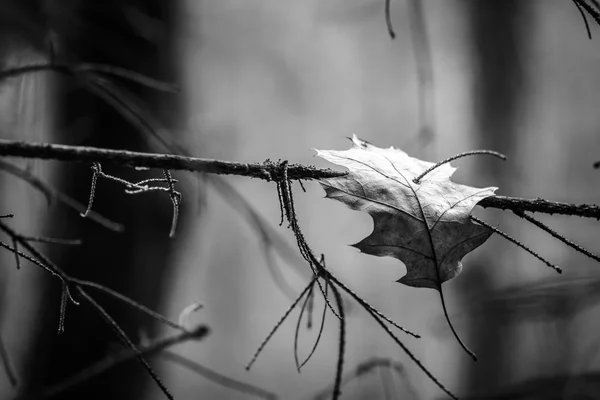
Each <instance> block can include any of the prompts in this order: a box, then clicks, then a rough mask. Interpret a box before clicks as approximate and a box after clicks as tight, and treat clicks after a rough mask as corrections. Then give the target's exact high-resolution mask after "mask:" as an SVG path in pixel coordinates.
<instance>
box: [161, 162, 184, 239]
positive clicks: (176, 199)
mask: <svg viewBox="0 0 600 400" xmlns="http://www.w3.org/2000/svg"><path fill="white" fill-rule="evenodd" d="M163 174H164V175H165V179H166V180H167V183H168V184H169V194H170V195H171V202H172V203H173V220H172V221H171V230H170V232H169V237H170V238H174V237H175V230H176V229H177V219H178V218H179V203H180V202H181V193H179V192H178V191H176V190H175V182H174V180H173V178H172V177H171V171H169V170H168V169H165V170H163Z"/></svg>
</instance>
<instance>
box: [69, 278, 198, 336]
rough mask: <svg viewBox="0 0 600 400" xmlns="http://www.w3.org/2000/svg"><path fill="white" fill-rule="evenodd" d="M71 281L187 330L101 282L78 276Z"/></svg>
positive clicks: (172, 325) (169, 324) (178, 328)
mask: <svg viewBox="0 0 600 400" xmlns="http://www.w3.org/2000/svg"><path fill="white" fill-rule="evenodd" d="M69 281H70V282H73V283H75V284H77V285H80V286H84V287H90V288H93V289H96V290H99V291H101V292H103V293H105V294H107V295H109V296H111V297H113V298H115V299H117V300H119V301H122V302H123V303H125V304H127V305H129V306H131V307H133V308H136V309H137V310H139V311H141V312H143V313H145V314H147V315H148V316H150V317H152V318H154V319H155V320H157V321H158V322H161V323H162V324H164V325H166V326H170V327H171V328H173V329H177V330H179V331H182V332H185V331H186V330H187V329H186V328H185V327H184V326H181V325H180V324H176V323H175V322H172V321H170V320H169V319H167V318H166V317H165V316H163V315H162V314H159V313H157V312H156V311H153V310H151V309H149V308H148V307H146V306H144V305H142V304H140V303H138V302H136V301H134V300H132V299H130V298H129V297H127V296H125V295H123V294H121V293H119V292H117V291H116V290H113V289H111V288H109V287H106V286H104V285H101V284H99V283H96V282H90V281H85V280H81V279H76V278H69Z"/></svg>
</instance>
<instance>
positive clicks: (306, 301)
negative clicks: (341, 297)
mask: <svg viewBox="0 0 600 400" xmlns="http://www.w3.org/2000/svg"><path fill="white" fill-rule="evenodd" d="M314 288H315V285H312V286H311V287H310V290H309V291H308V293H307V294H306V297H305V299H304V302H303V303H302V307H301V308H300V314H299V315H298V321H297V322H296V329H295V331H294V362H295V363H296V369H297V370H298V372H300V361H298V337H299V335H300V323H301V322H302V316H303V315H304V311H305V310H306V306H307V304H308V302H309V300H310V299H311V297H312V293H313V290H314ZM325 289H327V288H325Z"/></svg>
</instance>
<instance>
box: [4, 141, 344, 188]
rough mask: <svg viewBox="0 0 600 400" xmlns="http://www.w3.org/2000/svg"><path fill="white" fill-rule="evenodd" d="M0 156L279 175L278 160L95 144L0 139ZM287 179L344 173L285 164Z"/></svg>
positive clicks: (252, 175) (266, 177)
mask: <svg viewBox="0 0 600 400" xmlns="http://www.w3.org/2000/svg"><path fill="white" fill-rule="evenodd" d="M0 156H11V157H23V158H35V159H41V160H57V161H71V162H90V163H91V162H99V163H110V164H113V165H121V166H129V167H145V168H160V169H168V170H184V171H194V172H205V173H209V174H220V175H241V176H247V177H250V178H260V179H264V180H267V181H271V180H273V179H275V178H276V177H277V176H279V175H280V174H281V170H282V168H281V166H280V163H278V162H272V161H269V160H267V161H265V162H263V163H238V162H231V161H221V160H212V159H205V158H196V157H186V156H179V155H174V154H157V153H142V152H136V151H127V150H111V149H102V148H97V147H83V146H67V145H60V144H51V143H31V142H23V141H12V140H4V139H0ZM287 174H288V178H289V179H319V178H334V177H338V176H343V175H346V173H345V172H337V171H334V170H331V169H319V168H316V167H313V166H310V165H299V164H289V165H288V167H287Z"/></svg>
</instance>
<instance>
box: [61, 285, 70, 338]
mask: <svg viewBox="0 0 600 400" xmlns="http://www.w3.org/2000/svg"><path fill="white" fill-rule="evenodd" d="M68 300H69V286H67V283H66V282H63V284H62V291H61V294H60V312H59V317H58V334H59V335H61V334H63V333H64V332H65V319H66V317H67V303H68Z"/></svg>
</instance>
